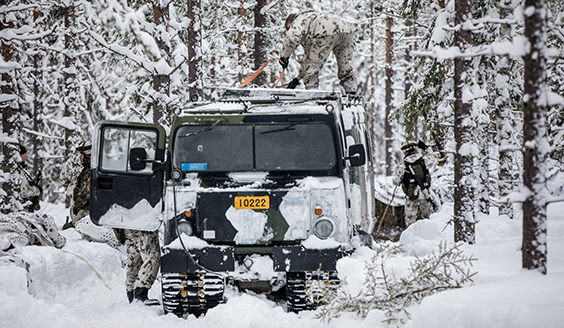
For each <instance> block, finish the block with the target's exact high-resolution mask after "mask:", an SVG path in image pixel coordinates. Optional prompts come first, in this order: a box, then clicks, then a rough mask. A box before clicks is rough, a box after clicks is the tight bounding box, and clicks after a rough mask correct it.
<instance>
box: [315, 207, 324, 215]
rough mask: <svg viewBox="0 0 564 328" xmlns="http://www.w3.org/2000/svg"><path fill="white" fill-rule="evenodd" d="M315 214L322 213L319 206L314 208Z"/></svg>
mask: <svg viewBox="0 0 564 328" xmlns="http://www.w3.org/2000/svg"><path fill="white" fill-rule="evenodd" d="M315 214H317V215H321V214H323V210H322V209H321V208H320V207H316V208H315Z"/></svg>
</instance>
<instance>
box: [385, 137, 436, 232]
mask: <svg viewBox="0 0 564 328" xmlns="http://www.w3.org/2000/svg"><path fill="white" fill-rule="evenodd" d="M417 148H419V149H421V151H423V152H424V154H423V156H422V155H420V154H419V153H418V152H417ZM401 149H402V150H403V153H404V155H405V156H404V159H403V161H404V162H403V163H404V165H403V167H401V169H400V170H399V172H398V174H397V175H396V176H395V177H394V180H393V183H394V184H395V185H396V186H399V185H400V184H401V187H402V189H403V192H404V194H405V225H406V227H409V226H410V225H411V224H413V223H415V221H417V219H419V218H421V219H428V218H429V216H430V215H431V205H433V207H434V208H435V209H436V208H437V207H438V206H437V204H436V201H435V199H434V198H433V196H432V194H431V190H430V188H431V175H430V174H429V170H428V167H430V166H431V165H433V161H434V155H433V152H432V150H431V149H430V148H429V147H427V145H425V143H424V142H423V141H421V140H420V141H419V142H418V143H414V142H407V143H406V144H404V145H403V146H402V147H401Z"/></svg>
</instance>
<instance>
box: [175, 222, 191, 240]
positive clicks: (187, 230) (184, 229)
mask: <svg viewBox="0 0 564 328" xmlns="http://www.w3.org/2000/svg"><path fill="white" fill-rule="evenodd" d="M178 233H179V234H183V233H184V234H186V236H192V235H194V229H192V225H191V224H190V223H189V222H188V221H184V220H182V221H180V222H178Z"/></svg>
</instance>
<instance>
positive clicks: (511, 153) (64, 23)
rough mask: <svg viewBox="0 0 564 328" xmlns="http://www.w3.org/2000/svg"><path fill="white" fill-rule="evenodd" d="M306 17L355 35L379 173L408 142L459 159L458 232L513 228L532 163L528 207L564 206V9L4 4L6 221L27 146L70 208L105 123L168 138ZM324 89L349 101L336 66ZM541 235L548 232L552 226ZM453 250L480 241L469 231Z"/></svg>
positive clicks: (502, 3) (402, 1)
mask: <svg viewBox="0 0 564 328" xmlns="http://www.w3.org/2000/svg"><path fill="white" fill-rule="evenodd" d="M532 3H536V4H534V5H532ZM461 4H462V5H461ZM529 7H530V8H533V7H534V9H533V10H532V11H530V8H529ZM307 8H313V9H316V10H319V11H322V12H331V13H334V14H337V15H338V16H340V17H342V18H343V19H344V20H346V21H347V22H349V23H350V24H351V25H352V26H353V27H354V30H355V46H356V48H355V55H354V59H353V66H354V68H355V71H356V74H357V79H358V81H359V91H358V95H359V96H362V97H363V99H364V100H365V102H366V108H367V119H368V120H369V122H370V128H371V132H372V136H371V137H372V143H373V149H372V156H373V159H374V170H375V172H376V173H377V174H378V175H381V176H390V175H392V174H393V173H394V172H395V171H396V168H397V166H398V165H399V164H400V163H401V161H400V152H399V149H400V147H401V144H402V143H403V142H404V141H405V140H419V139H421V140H424V141H425V142H427V143H428V144H430V145H431V146H432V147H433V149H434V150H436V151H437V153H441V154H442V155H445V156H447V157H448V158H449V160H448V161H447V164H446V170H445V169H443V170H441V172H443V175H442V176H439V177H437V179H443V180H444V181H446V182H448V183H440V184H439V185H440V186H447V187H445V189H444V190H438V191H437V193H438V195H439V197H440V198H441V200H442V201H443V202H454V203H455V206H454V208H455V223H456V222H462V226H461V225H460V224H459V230H460V229H462V231H464V230H465V229H466V228H468V229H470V230H471V228H472V229H473V226H474V225H475V220H474V218H473V216H472V215H471V217H467V214H465V213H468V212H478V211H479V212H483V213H488V212H489V208H490V207H491V206H498V207H499V213H500V214H503V215H508V216H509V217H513V215H514V208H515V206H514V203H515V202H523V203H526V199H528V198H527V197H529V196H528V194H527V192H523V185H525V187H527V188H529V190H533V189H535V188H533V187H531V186H530V184H531V181H530V179H529V182H527V178H526V177H527V175H526V174H524V173H526V172H531V170H527V165H531V164H532V166H533V167H539V166H540V170H539V171H538V172H537V175H536V177H537V178H534V176H533V179H532V182H533V184H534V183H536V184H541V185H543V186H546V187H547V189H548V191H549V194H548V195H545V194H542V195H541V196H540V197H537V198H534V197H533V198H532V201H533V202H535V204H537V205H538V206H539V208H541V209H542V208H543V207H544V208H546V204H547V203H549V202H551V201H555V200H556V199H562V196H561V195H563V194H564V183H563V181H564V178H563V175H564V173H563V172H564V168H563V165H562V163H563V159H564V128H563V125H564V111H563V103H564V102H563V101H562V95H564V83H563V82H564V81H563V80H564V74H563V73H564V72H563V71H564V55H563V54H564V14H563V10H562V9H563V8H564V3H562V2H561V1H557V0H546V1H536V2H535V1H527V2H526V1H520V0H474V1H470V0H464V1H462V0H459V1H456V2H455V1H447V0H433V1H423V0H388V1H384V0H375V1H367V0H346V1H340V0H309V1H301V0H278V1H276V0H272V1H267V0H239V1H237V0H232V1H225V0H186V1H174V0H148V1H124V0H91V1H86V0H61V1H23V0H22V1H10V0H1V1H0V20H1V22H0V24H1V25H0V41H1V42H2V50H1V51H2V56H1V57H0V74H1V77H2V79H1V82H2V85H1V91H2V92H1V94H0V108H1V110H2V132H1V134H0V146H1V147H2V152H1V153H0V163H1V167H0V183H1V184H2V188H1V189H0V198H1V203H0V207H1V210H2V212H10V211H14V210H20V209H21V208H22V205H21V197H20V195H19V185H20V181H21V179H22V178H23V177H22V176H21V175H20V174H19V171H18V166H17V164H18V162H19V156H18V146H17V144H18V143H20V142H21V143H23V144H24V145H26V146H27V148H28V151H29V155H30V159H29V161H30V164H31V165H32V168H31V169H30V171H31V172H32V175H34V174H36V173H37V171H38V170H42V172H43V176H44V179H43V182H42V186H43V189H44V194H43V197H44V200H46V201H49V202H53V203H57V202H60V201H63V200H64V190H63V188H62V187H61V185H60V182H59V172H60V170H61V167H62V164H63V163H64V161H65V160H66V159H67V158H68V157H69V154H70V153H71V152H72V151H73V150H74V149H75V148H76V146H77V145H78V144H79V143H80V142H82V141H84V140H91V138H92V133H93V130H94V125H95V124H96V123H97V122H98V121H100V120H122V121H137V122H156V123H160V124H162V125H164V126H165V127H167V126H168V124H170V122H171V118H172V116H173V115H174V113H176V112H177V111H178V110H179V109H180V108H182V107H184V106H186V105H187V104H188V103H189V102H191V101H196V100H202V99H203V100H212V99H216V98H218V97H220V96H221V90H222V89H224V88H233V87H237V86H238V85H240V84H241V83H242V82H243V81H245V80H246V79H247V78H248V77H249V76H250V75H251V74H252V73H253V72H254V71H255V70H256V69H258V68H259V67H260V66H261V65H263V64H264V63H266V62H267V61H268V60H270V59H271V58H273V57H276V56H278V55H279V52H280V50H281V47H282V43H283V40H284V36H285V29H284V28H283V25H284V24H283V22H284V20H285V18H286V17H287V15H288V14H289V13H296V12H298V11H300V10H303V9H307ZM536 13H539V15H536ZM537 16H538V17H541V23H542V24H541V25H538V28H537V29H536V30H535V28H533V29H532V30H531V29H530V28H529V31H538V32H539V33H538V34H536V37H537V41H538V43H537V45H539V44H540V47H538V49H540V51H539V52H534V51H532V50H531V47H532V48H535V43H534V42H531V40H533V38H534V37H535V33H533V34H532V35H531V33H529V34H527V26H528V25H527V24H528V23H527V22H528V19H529V20H530V19H531V18H534V17H537ZM529 26H531V25H530V23H529ZM531 44H532V46H531ZM302 55H303V49H301V48H299V49H298V50H297V51H296V52H295V53H294V54H293V55H292V57H291V58H290V66H289V69H288V70H287V72H286V74H285V75H284V76H283V77H282V82H281V83H282V84H286V83H288V82H289V81H290V80H291V79H292V78H293V77H295V75H297V72H298V68H299V59H300V58H301V56H302ZM538 57H540V58H541V59H542V60H541V63H540V65H537V68H539V67H540V69H539V70H538V71H539V72H540V75H541V79H540V80H538V79H537V81H536V82H539V81H540V82H539V83H537V84H536V87H538V90H541V92H540V94H541V95H542V97H541V98H542V99H544V102H543V103H542V104H541V105H540V106H537V107H535V109H534V111H533V112H532V115H533V117H534V118H535V119H534V120H530V119H527V117H531V116H527V115H530V114H531V112H530V111H527V104H528V101H529V99H531V98H534V97H532V96H531V93H529V94H527V92H526V89H527V85H528V84H527V69H526V67H527V63H528V60H529V61H530V60H531V58H532V59H535V58H538ZM530 67H531V66H530V65H529V71H528V72H530V71H531V69H530ZM280 74H281V67H280V65H278V64H277V63H276V59H274V60H272V61H271V62H270V63H269V64H268V65H267V66H266V68H265V69H264V71H263V72H262V73H261V74H260V75H259V76H258V77H257V78H256V79H255V80H253V82H252V83H251V84H250V85H249V86H247V87H256V86H258V87H273V86H274V85H275V83H276V80H277V79H278V77H279V76H280ZM529 76H530V75H529ZM320 81H321V84H320V88H321V89H324V90H336V91H340V90H341V89H340V86H339V84H338V79H337V78H336V62H335V60H334V58H333V57H331V58H330V59H329V61H328V63H327V64H326V66H325V67H324V69H323V70H322V72H321V74H320ZM529 91H530V89H529ZM533 94H534V93H533ZM535 99H536V98H535ZM535 104H538V102H536V103H535ZM537 109H538V112H535V111H536V110H537ZM538 113H540V115H537V114H538ZM535 115H536V116H535ZM533 121H534V122H533ZM531 122H533V123H534V129H533V130H534V131H533V137H532V139H531V138H530V136H529V137H527V133H526V132H527V124H528V123H531ZM535 133H536V136H534V135H535ZM535 138H536V139H535ZM527 141H532V143H529V144H528V143H527ZM531 144H534V145H535V146H527V145H531ZM466 145H468V147H465V146H466ZM531 150H532V153H531ZM532 155H534V156H532ZM537 155H538V156H537ZM529 158H531V159H534V162H533V163H528V162H527V161H528V159H529ZM457 165H458V167H457ZM445 172H446V173H445ZM457 172H458V173H457ZM539 176H540V177H541V178H538V177H539ZM461 177H466V178H465V179H464V178H461ZM461 182H463V183H461ZM528 184H529V185H528ZM457 188H458V189H457ZM529 198H531V197H529ZM457 200H458V204H459V205H458V207H457ZM537 212H538V211H533V214H535V213H537ZM457 213H459V214H457ZM457 215H464V216H465V217H463V218H460V217H458V220H457ZM540 216H541V217H542V216H543V214H542V210H541V213H540ZM464 222H466V223H464ZM535 222H536V223H535V226H536V227H537V228H538V227H539V226H541V229H540V230H542V225H543V221H542V219H541V220H540V221H535ZM468 229H466V230H468ZM537 230H538V229H537ZM541 234H542V231H541ZM537 237H538V234H537ZM458 240H463V241H467V242H470V243H472V242H473V240H472V235H471V234H468V235H467V236H464V235H463V236H460V237H459V238H458Z"/></svg>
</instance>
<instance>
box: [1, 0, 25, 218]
mask: <svg viewBox="0 0 564 328" xmlns="http://www.w3.org/2000/svg"><path fill="white" fill-rule="evenodd" d="M9 3H10V1H7V0H0V5H1V6H7V5H8V4H9ZM14 28H16V23H15V22H14V21H13V20H11V21H10V20H8V19H2V20H0V31H2V30H6V29H14ZM0 42H1V45H2V49H1V53H2V60H3V61H4V62H5V63H6V64H7V65H11V64H14V69H10V70H8V69H5V70H2V73H0V76H1V80H0V81H1V84H0V90H1V96H2V98H3V101H2V102H0V110H1V111H2V132H1V133H2V134H5V135H6V136H7V137H9V138H12V139H13V140H15V141H18V142H21V141H22V140H21V135H20V129H21V116H20V111H19V106H18V93H17V89H16V81H15V70H16V66H19V65H17V64H16V63H17V62H18V58H17V50H16V48H15V47H14V45H13V44H12V43H11V42H10V41H5V40H4V39H0ZM0 146H1V147H2V155H3V157H2V158H3V159H2V163H1V165H2V167H1V172H3V173H4V177H5V180H4V181H2V189H1V190H0V199H1V203H0V211H1V212H2V213H10V212H13V211H16V210H19V208H18V204H21V200H22V199H21V197H20V192H19V191H20V190H19V188H20V184H21V176H20V174H19V169H18V162H19V152H18V150H19V148H18V145H17V144H16V143H7V142H6V143H4V142H2V143H0Z"/></svg>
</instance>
